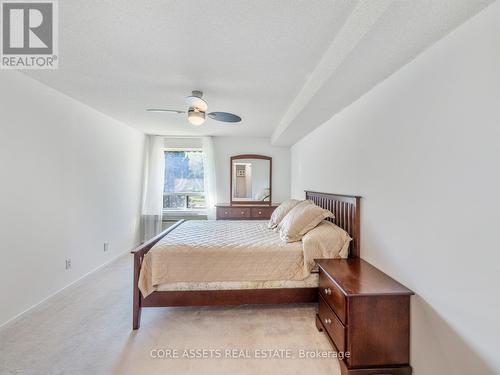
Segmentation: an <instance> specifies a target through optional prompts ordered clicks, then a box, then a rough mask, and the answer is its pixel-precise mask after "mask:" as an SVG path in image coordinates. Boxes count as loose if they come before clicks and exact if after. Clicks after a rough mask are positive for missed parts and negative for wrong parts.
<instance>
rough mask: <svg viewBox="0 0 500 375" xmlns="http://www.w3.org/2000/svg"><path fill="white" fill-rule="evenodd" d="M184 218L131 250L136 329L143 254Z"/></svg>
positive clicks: (140, 300) (133, 323)
mask: <svg viewBox="0 0 500 375" xmlns="http://www.w3.org/2000/svg"><path fill="white" fill-rule="evenodd" d="M184 221H185V220H179V221H178V222H176V223H175V224H174V225H172V226H170V227H169V228H167V229H165V230H164V231H163V232H161V233H160V234H158V235H157V236H155V237H153V238H151V239H150V240H148V241H146V242H144V243H143V244H141V245H140V246H139V247H137V248H135V249H134V250H132V254H134V285H133V304H132V305H133V307H132V328H133V329H134V330H135V329H138V328H139V326H140V324H141V308H142V296H141V291H140V290H139V274H140V272H141V265H142V260H143V259H144V255H146V254H147V253H148V251H149V250H151V249H152V248H153V246H154V245H156V243H157V242H158V241H160V240H161V239H162V238H163V237H165V236H166V235H167V234H169V233H170V232H171V231H173V230H174V229H175V228H177V227H178V226H179V225H181V224H182V223H183V222H184Z"/></svg>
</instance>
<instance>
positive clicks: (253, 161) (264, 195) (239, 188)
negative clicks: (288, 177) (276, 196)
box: [229, 155, 273, 206]
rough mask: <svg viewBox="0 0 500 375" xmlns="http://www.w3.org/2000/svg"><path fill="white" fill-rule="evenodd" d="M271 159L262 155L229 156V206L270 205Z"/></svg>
mask: <svg viewBox="0 0 500 375" xmlns="http://www.w3.org/2000/svg"><path fill="white" fill-rule="evenodd" d="M272 162H273V161H272V158H271V157H270V156H264V155H236V156H231V165H230V168H231V169H230V176H231V178H230V190H229V191H230V192H231V204H232V205H233V204H238V203H239V204H260V205H269V206H270V205H271V202H272Z"/></svg>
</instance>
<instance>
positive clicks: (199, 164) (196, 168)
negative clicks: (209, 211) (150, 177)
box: [163, 149, 205, 210]
mask: <svg viewBox="0 0 500 375" xmlns="http://www.w3.org/2000/svg"><path fill="white" fill-rule="evenodd" d="M204 187H205V185H204V180H203V151H201V150H197V149H186V150H178V149H175V150H166V151H165V184H164V187H163V209H164V210H203V209H205V193H204Z"/></svg>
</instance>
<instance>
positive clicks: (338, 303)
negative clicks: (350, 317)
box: [319, 268, 347, 324]
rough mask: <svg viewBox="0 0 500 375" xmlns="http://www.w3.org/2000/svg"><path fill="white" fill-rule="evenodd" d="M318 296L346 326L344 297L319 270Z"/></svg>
mask: <svg viewBox="0 0 500 375" xmlns="http://www.w3.org/2000/svg"><path fill="white" fill-rule="evenodd" d="M319 294H320V295H321V296H322V297H323V298H324V299H325V301H326V302H328V304H329V305H330V307H331V308H332V310H333V311H334V312H335V314H337V316H338V317H339V319H340V320H341V321H342V322H343V323H344V324H347V322H346V299H345V296H344V294H343V293H342V292H341V290H340V289H339V288H338V286H337V285H336V284H335V283H334V282H333V281H332V279H330V277H329V276H328V275H327V274H326V273H325V272H324V271H323V270H322V269H321V268H320V271H319Z"/></svg>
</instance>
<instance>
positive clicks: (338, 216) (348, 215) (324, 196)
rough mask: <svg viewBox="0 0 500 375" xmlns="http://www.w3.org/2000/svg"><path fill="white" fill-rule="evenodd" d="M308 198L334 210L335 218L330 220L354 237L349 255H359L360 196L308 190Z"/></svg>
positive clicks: (354, 256)
mask: <svg viewBox="0 0 500 375" xmlns="http://www.w3.org/2000/svg"><path fill="white" fill-rule="evenodd" d="M306 199H310V200H312V201H313V202H314V203H315V204H316V205H318V206H320V207H322V208H325V209H327V210H330V211H331V212H333V214H334V215H335V218H333V219H327V220H330V221H331V222H333V223H335V224H336V225H338V226H339V227H341V228H342V229H344V230H345V231H346V232H347V233H349V235H350V236H351V238H352V241H351V245H350V248H349V257H350V258H357V257H359V245H360V243H359V234H360V233H359V232H360V226H359V225H360V220H359V201H360V197H358V196H355V195H340V194H328V193H318V192H315V191H308V190H306Z"/></svg>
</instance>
